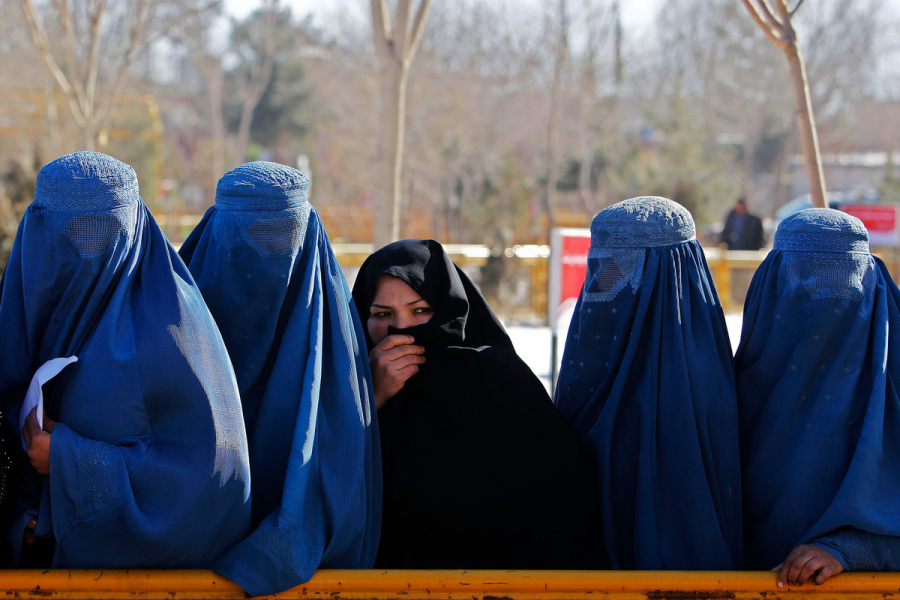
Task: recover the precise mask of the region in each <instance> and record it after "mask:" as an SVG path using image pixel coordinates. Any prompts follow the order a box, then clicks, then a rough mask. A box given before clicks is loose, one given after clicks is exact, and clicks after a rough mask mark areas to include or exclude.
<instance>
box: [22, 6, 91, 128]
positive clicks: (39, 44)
mask: <svg viewBox="0 0 900 600" xmlns="http://www.w3.org/2000/svg"><path fill="white" fill-rule="evenodd" d="M22 9H23V11H24V13H25V21H26V22H27V23H28V29H29V30H30V32H31V39H32V41H33V42H34V45H35V47H36V48H37V50H38V52H39V53H40V54H41V58H42V59H43V60H44V64H45V65H46V66H47V70H48V71H50V74H51V75H52V76H53V78H54V79H55V80H56V83H57V84H58V85H59V87H60V89H62V91H63V94H65V96H66V101H67V102H68V104H69V109H70V110H71V112H72V116H73V117H74V118H75V123H76V124H77V125H78V126H79V127H83V126H84V124H85V115H84V114H83V113H82V112H81V106H80V105H79V104H78V103H77V102H76V101H75V97H74V91H73V89H72V85H71V84H70V83H69V79H68V78H67V77H66V75H65V73H63V71H62V69H60V68H59V64H58V63H57V62H56V59H54V58H53V54H52V53H51V52H50V42H49V40H48V39H47V31H46V30H45V29H44V26H43V25H42V24H41V22H40V21H39V20H38V18H37V13H36V11H35V9H34V5H33V4H32V3H31V0H22Z"/></svg>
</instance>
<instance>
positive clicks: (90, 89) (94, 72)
mask: <svg viewBox="0 0 900 600" xmlns="http://www.w3.org/2000/svg"><path fill="white" fill-rule="evenodd" d="M105 11H106V0H100V1H99V2H97V4H96V6H95V8H94V10H93V11H91V14H90V30H89V31H90V33H89V35H90V50H89V51H88V56H89V57H90V58H89V60H90V63H89V65H88V72H87V90H86V100H87V104H88V106H91V107H93V106H94V100H95V96H96V93H97V77H98V76H99V65H100V22H101V21H102V20H103V13H104V12H105Z"/></svg>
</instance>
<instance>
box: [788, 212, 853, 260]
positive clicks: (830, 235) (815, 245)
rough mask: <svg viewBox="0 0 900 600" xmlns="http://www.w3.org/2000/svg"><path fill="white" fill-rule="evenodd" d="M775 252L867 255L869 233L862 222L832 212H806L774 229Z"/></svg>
mask: <svg viewBox="0 0 900 600" xmlns="http://www.w3.org/2000/svg"><path fill="white" fill-rule="evenodd" d="M774 249H775V250H784V251H788V252H816V253H822V252H840V253H848V252H855V253H863V254H869V233H868V232H867V231H866V227H865V226H864V225H863V224H862V221H860V220H859V219H857V218H856V217H853V216H851V215H848V214H847V213H844V212H841V211H839V210H834V209H832V208H807V209H804V210H801V211H800V212H797V213H794V214H793V215H791V216H789V217H788V218H786V219H785V220H783V221H782V222H781V224H779V225H778V229H777V230H776V231H775V243H774Z"/></svg>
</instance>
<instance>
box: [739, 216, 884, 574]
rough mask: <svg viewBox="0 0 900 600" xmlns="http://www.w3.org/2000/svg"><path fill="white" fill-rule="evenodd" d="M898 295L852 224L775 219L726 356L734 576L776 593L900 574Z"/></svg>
mask: <svg viewBox="0 0 900 600" xmlns="http://www.w3.org/2000/svg"><path fill="white" fill-rule="evenodd" d="M898 306H900V291H898V290H897V286H896V285H894V282H893V281H892V280H891V276H890V274H889V273H888V270H887V269H886V268H885V266H884V263H883V262H881V260H880V259H878V258H875V257H873V256H872V255H871V254H869V242H868V233H867V232H866V229H865V227H864V226H863V224H862V222H861V221H859V220H858V219H857V218H855V217H852V216H850V215H847V214H845V213H842V212H840V211H836V210H832V209H827V208H813V209H808V210H803V211H800V212H799V213H796V214H795V215H792V216H790V217H788V218H787V219H785V220H784V221H782V223H781V224H780V225H779V227H778V230H777V231H776V232H775V246H774V249H773V251H772V252H770V253H769V256H768V257H767V258H766V260H765V261H764V262H763V263H762V264H761V265H760V267H759V269H758V270H757V271H756V274H755V275H754V277H753V282H752V283H751V284H750V289H749V291H748V293H747V300H746V302H745V305H744V325H743V330H742V332H741V344H740V346H739V348H738V351H737V355H736V356H735V368H736V371H737V386H738V388H737V389H738V405H739V409H740V423H741V458H742V462H743V475H744V524H745V526H746V529H745V532H746V533H745V538H746V546H745V548H746V550H745V553H746V554H745V555H746V558H747V566H748V567H750V568H755V569H772V568H775V569H778V570H780V574H779V579H778V582H779V585H781V586H783V585H785V584H789V585H802V584H803V583H804V582H806V581H814V582H815V583H817V584H820V583H823V582H824V581H825V580H827V579H828V578H829V577H831V576H833V575H835V574H837V573H840V572H841V571H850V570H852V571H875V570H896V569H897V568H898V567H900V537H896V536H900V502H898V498H900V468H898V465H900V397H898V391H897V387H896V386H897V382H895V381H894V377H895V376H896V377H898V378H900V313H898Z"/></svg>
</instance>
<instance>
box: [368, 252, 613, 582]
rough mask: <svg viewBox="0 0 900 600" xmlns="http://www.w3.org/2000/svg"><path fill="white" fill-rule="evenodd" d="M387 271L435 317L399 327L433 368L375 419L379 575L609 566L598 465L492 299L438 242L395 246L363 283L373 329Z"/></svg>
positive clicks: (426, 367)
mask: <svg viewBox="0 0 900 600" xmlns="http://www.w3.org/2000/svg"><path fill="white" fill-rule="evenodd" d="M385 274H388V275H392V276H394V277H397V278H399V279H401V280H402V281H404V282H405V283H406V284H407V285H409V286H410V287H411V288H412V289H414V290H415V291H416V292H417V293H418V294H419V295H420V296H422V297H423V298H424V299H425V300H426V301H427V302H428V303H429V304H430V305H431V307H432V309H434V314H433V315H432V318H431V319H430V320H429V321H428V322H427V323H424V324H422V325H418V326H416V327H411V328H408V329H404V330H393V329H391V330H390V332H391V333H403V334H407V335H413V336H414V337H415V338H416V343H417V344H420V345H423V346H424V347H425V355H426V357H427V359H426V362H425V363H424V364H422V365H421V366H420V370H419V372H418V373H417V374H416V375H414V376H413V377H411V378H410V379H409V380H408V381H407V382H406V385H405V386H404V387H403V389H402V390H401V391H400V393H399V394H397V395H396V396H394V397H393V398H392V399H391V400H390V401H389V402H388V404H387V405H385V406H384V407H383V408H382V409H381V410H380V411H379V413H378V421H379V428H380V432H381V444H382V463H383V470H384V504H383V520H382V534H381V544H380V546H379V550H378V558H377V559H376V567H378V568H395V569H397V568H408V569H424V568H432V569H434V568H445V569H452V568H465V569H596V568H602V567H603V566H605V559H604V558H603V556H604V555H603V551H602V549H601V544H602V541H601V536H600V530H599V510H598V500H597V488H596V484H595V481H594V475H593V469H592V468H591V467H590V463H589V462H588V460H587V458H586V457H585V456H584V455H583V454H582V451H581V450H580V448H579V446H578V443H577V441H576V440H575V437H574V435H573V434H572V432H571V431H570V430H569V428H568V427H567V426H566V424H565V423H564V422H563V420H562V417H561V416H560V415H559V413H558V412H557V410H556V408H555V407H554V406H553V403H552V402H551V401H550V398H549V397H548V396H547V392H546V391H545V390H544V387H543V385H542V384H541V382H540V381H539V380H538V379H537V377H535V375H534V373H532V372H531V369H529V367H528V366H527V365H526V364H525V363H524V362H522V360H521V359H520V358H519V357H518V356H517V355H516V353H515V350H514V349H513V346H512V342H511V341H510V339H509V336H508V335H507V334H506V332H505V331H504V330H503V327H502V325H500V322H499V320H498V319H497V317H496V315H494V313H493V311H492V310H491V308H490V306H488V304H487V302H486V301H485V299H484V297H483V296H482V295H481V294H480V293H479V292H478V290H477V289H476V288H475V286H474V285H473V284H472V282H471V281H470V280H469V278H468V277H466V275H465V274H464V273H463V272H462V271H461V270H460V269H459V268H458V267H456V265H454V264H453V262H452V261H451V260H450V258H449V257H448V256H447V254H446V252H444V250H443V248H442V247H441V245H440V244H438V243H437V242H435V241H433V240H404V241H400V242H395V243H393V244H390V245H388V246H386V247H384V248H382V249H381V250H379V251H378V252H376V253H375V254H373V255H372V256H370V257H369V258H368V259H367V260H366V262H365V263H364V264H363V266H362V268H361V269H360V272H359V275H358V276H357V280H356V284H355V285H354V286H353V299H354V301H355V302H356V306H357V310H358V311H359V314H360V315H363V323H364V324H365V323H366V321H367V318H368V314H369V309H370V306H371V304H372V300H373V298H374V296H375V290H376V286H377V283H378V278H379V277H381V276H382V275H385ZM364 329H366V327H365V325H364ZM367 335H368V332H367ZM367 342H368V343H369V347H370V348H371V347H372V344H371V340H370V339H367Z"/></svg>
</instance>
